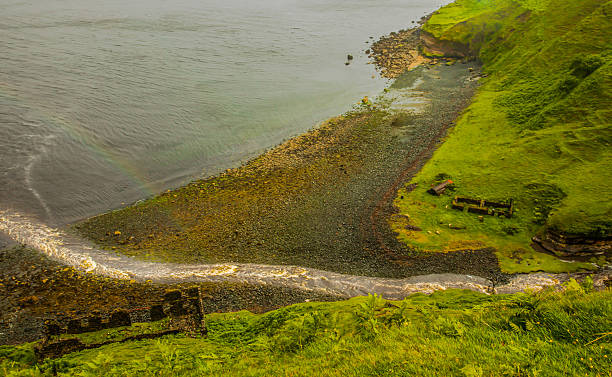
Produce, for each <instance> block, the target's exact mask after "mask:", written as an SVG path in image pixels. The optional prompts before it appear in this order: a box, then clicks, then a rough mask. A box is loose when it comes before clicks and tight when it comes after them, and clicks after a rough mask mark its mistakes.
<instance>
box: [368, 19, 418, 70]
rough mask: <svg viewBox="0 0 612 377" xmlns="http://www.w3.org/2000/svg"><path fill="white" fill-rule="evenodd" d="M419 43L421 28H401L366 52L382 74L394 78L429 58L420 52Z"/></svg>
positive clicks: (375, 43)
mask: <svg viewBox="0 0 612 377" xmlns="http://www.w3.org/2000/svg"><path fill="white" fill-rule="evenodd" d="M419 44H420V39H419V29H416V28H415V29H410V30H400V31H399V32H397V33H396V32H393V33H391V34H389V35H388V36H385V37H382V38H381V39H379V40H378V41H376V42H374V43H373V44H372V47H371V49H370V50H367V51H366V53H368V56H369V57H370V58H371V59H373V60H374V63H375V64H376V68H377V69H378V70H379V71H380V74H381V75H382V76H383V77H386V78H390V79H392V78H396V77H398V76H399V75H400V74H402V73H403V72H404V71H406V70H408V69H410V68H412V67H413V66H414V65H418V64H421V63H422V62H424V61H426V60H427V59H426V58H424V57H422V56H421V55H420V54H419Z"/></svg>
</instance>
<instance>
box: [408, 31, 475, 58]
mask: <svg viewBox="0 0 612 377" xmlns="http://www.w3.org/2000/svg"><path fill="white" fill-rule="evenodd" d="M419 37H420V41H421V45H422V51H423V53H424V54H425V55H433V56H443V57H446V58H457V59H463V58H475V57H476V56H475V54H474V52H473V51H472V50H471V49H470V47H469V46H467V45H464V44H463V43H459V42H455V41H449V40H445V39H438V38H436V37H434V36H433V35H432V34H430V33H428V32H426V31H424V30H420V32H419Z"/></svg>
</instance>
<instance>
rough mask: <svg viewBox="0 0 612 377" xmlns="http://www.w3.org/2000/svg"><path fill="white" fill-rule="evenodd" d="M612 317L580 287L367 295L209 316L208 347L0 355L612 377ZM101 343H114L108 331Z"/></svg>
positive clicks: (114, 368) (174, 343)
mask: <svg viewBox="0 0 612 377" xmlns="http://www.w3.org/2000/svg"><path fill="white" fill-rule="evenodd" d="M610 318H612V292H610V291H609V290H608V291H606V292H589V291H588V289H587V290H585V289H584V288H583V287H581V286H580V285H578V284H577V283H575V282H571V283H569V285H568V288H567V289H566V291H565V292H554V291H546V292H543V293H538V294H519V295H501V296H487V295H484V294H479V293H474V292H469V291H441V292H437V293H435V294H433V295H431V296H425V295H421V294H417V295H413V296H410V297H409V298H407V299H406V300H404V301H403V302H386V301H384V300H380V299H376V298H374V297H370V298H365V297H362V298H356V299H351V300H349V301H344V302H336V303H307V304H298V305H294V306H290V307H287V308H283V309H279V310H276V311H273V312H270V313H267V314H263V315H254V314H251V313H248V312H238V313H228V314H211V315H208V316H207V318H206V320H207V329H208V334H207V337H205V338H204V337H194V338H190V337H186V336H184V335H177V336H167V337H165V338H162V339H157V340H144V341H137V342H133V341H132V342H126V343H119V344H114V345H108V346H104V347H102V348H99V349H94V350H87V351H82V352H79V353H74V354H71V355H67V356H64V357H63V358H60V359H55V360H47V361H46V362H44V363H41V364H38V365H34V364H33V355H32V352H31V347H32V345H31V344H29V345H23V346H19V347H0V374H3V375H8V376H32V375H33V376H38V375H51V373H52V370H53V369H54V368H55V370H56V371H58V372H59V373H58V375H60V376H69V375H70V376H72V375H78V376H100V375H104V376H109V377H110V376H134V375H138V376H153V375H155V376H175V375H181V376H201V375H212V376H217V375H218V376H221V375H232V376H247V375H248V376H283V375H284V376H368V375H370V376H451V375H452V376H501V375H505V376H536V375H538V376H577V375H581V376H582V375H587V376H609V375H610V374H609V373H610V365H611V364H610V358H611V357H612V354H611V353H612V344H611V343H610V336H609V334H610V331H612V322H611V320H610ZM603 333H607V334H608V335H607V336H603V337H602V334H603ZM128 334H129V333H128ZM111 335H113V334H111ZM115 335H116V334H114V335H113V336H115ZM97 336H98V337H99V339H98V340H104V339H106V336H105V332H100V334H97ZM87 337H88V338H89V340H92V339H94V340H95V338H96V334H93V335H92V334H89V335H87Z"/></svg>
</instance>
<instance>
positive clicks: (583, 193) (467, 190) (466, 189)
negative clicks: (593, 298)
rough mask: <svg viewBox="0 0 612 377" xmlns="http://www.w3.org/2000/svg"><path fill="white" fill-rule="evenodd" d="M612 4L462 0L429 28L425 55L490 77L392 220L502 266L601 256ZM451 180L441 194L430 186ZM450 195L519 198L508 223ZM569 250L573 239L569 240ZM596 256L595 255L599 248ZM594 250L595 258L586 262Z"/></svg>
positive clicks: (531, 267)
mask: <svg viewBox="0 0 612 377" xmlns="http://www.w3.org/2000/svg"><path fill="white" fill-rule="evenodd" d="M610 14H612V2H610V1H606V0H586V1H574V2H566V1H560V0H550V1H549V0H515V1H513V0H489V1H485V0H458V1H456V2H455V3H453V4H451V5H449V6H447V7H444V8H442V9H440V10H439V11H438V12H436V13H434V14H433V15H432V17H431V18H430V19H429V21H428V22H427V23H426V24H425V25H424V27H423V32H422V33H423V36H424V40H425V41H426V44H425V47H424V51H425V52H426V53H431V54H437V55H443V54H449V55H451V56H462V55H464V56H468V57H473V58H478V59H479V60H480V61H482V63H483V71H484V72H485V73H486V74H488V77H487V78H486V79H484V80H482V81H483V85H482V86H481V87H480V88H479V90H478V93H477V94H476V96H475V97H474V99H473V102H472V104H471V105H470V106H469V107H468V108H467V110H466V111H465V112H464V113H463V115H462V116H461V117H460V119H459V120H458V122H457V125H456V127H454V129H453V130H452V132H451V133H450V135H449V136H448V137H447V138H446V140H445V142H444V144H443V145H442V146H441V147H440V148H439V149H438V150H437V151H436V153H435V154H434V156H433V158H432V159H431V160H430V161H429V162H428V163H427V164H426V165H425V166H424V168H423V169H422V170H421V171H420V172H419V174H417V175H416V176H415V177H414V178H413V179H412V181H411V182H410V183H412V184H417V185H418V186H417V187H418V188H417V189H415V190H412V191H411V192H408V191H410V190H407V189H402V190H400V192H399V194H398V197H397V199H396V201H395V203H396V205H397V206H398V207H399V208H400V212H401V214H404V215H406V216H408V217H409V222H410V224H411V225H413V226H415V227H418V228H420V229H422V230H421V231H415V230H414V228H410V227H409V228H406V220H405V219H402V218H399V220H397V219H396V220H394V221H392V222H391V224H392V227H393V228H394V229H395V230H396V232H397V233H398V235H399V238H400V239H401V240H402V241H403V242H405V243H406V244H408V245H410V246H411V247H415V248H417V249H425V250H438V251H452V250H457V249H464V248H480V247H485V246H492V247H494V248H495V249H496V250H497V255H498V258H499V260H500V264H501V268H502V270H503V271H506V272H529V271H537V270H545V271H563V270H568V269H578V268H584V267H586V265H585V264H581V263H574V264H568V263H564V262H561V261H560V260H559V259H557V258H555V257H554V256H552V255H550V254H546V253H541V252H536V251H535V250H534V249H533V248H532V246H531V243H532V237H534V236H537V237H538V239H539V240H543V241H545V242H544V243H543V244H545V246H550V247H549V248H550V249H551V250H553V251H556V252H557V253H559V254H561V255H565V254H571V251H572V250H574V251H575V250H578V251H580V252H581V254H583V255H586V256H587V257H586V258H585V259H587V260H589V259H590V260H591V261H592V262H599V263H605V258H606V257H605V256H603V255H601V252H603V253H604V254H605V251H606V250H607V253H608V256H609V252H610V239H611V237H612V189H611V187H610V182H612V149H611V143H612V122H611V119H612V21H611V18H610ZM444 179H451V180H453V181H454V189H453V190H452V191H451V190H449V191H448V192H446V193H445V195H443V196H442V197H434V196H431V195H429V194H426V192H425V191H426V189H427V188H429V187H430V186H431V185H432V184H435V183H438V182H440V181H442V180H444ZM455 195H461V196H467V197H472V198H478V199H489V200H508V199H513V200H514V203H515V208H516V212H515V215H514V216H513V217H512V218H511V219H506V218H499V217H492V216H484V218H483V219H480V220H483V221H482V222H481V221H479V219H478V216H477V215H474V214H468V213H464V212H461V211H457V210H453V209H451V208H450V207H451V199H452V197H453V196H455ZM568 245H569V246H568ZM594 252H600V254H599V255H595V253H594ZM589 255H590V257H589Z"/></svg>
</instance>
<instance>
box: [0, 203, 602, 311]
mask: <svg viewBox="0 0 612 377" xmlns="http://www.w3.org/2000/svg"><path fill="white" fill-rule="evenodd" d="M0 230H1V231H4V232H7V233H8V234H10V236H11V237H12V238H13V239H15V240H16V241H18V242H20V243H22V244H26V245H28V246H31V247H34V248H36V249H38V250H40V251H42V252H43V253H44V254H46V255H48V256H49V257H51V258H52V259H55V260H57V261H59V262H61V263H64V264H66V265H69V266H72V267H75V268H77V269H80V270H83V271H86V272H90V273H95V274H98V275H102V276H106V277H112V278H118V279H130V280H136V281H151V282H154V283H163V284H175V283H224V282H230V283H243V284H251V285H263V286H274V287H284V288H294V289H300V290H305V291H312V292H317V293H325V294H332V295H338V296H342V297H355V296H363V295H367V294H378V295H381V296H382V297H384V298H387V299H395V300H399V299H403V298H404V297H406V296H408V295H410V294H413V293H432V292H434V291H436V290H443V289H469V290H472V291H477V292H483V293H515V292H521V291H524V290H525V289H539V288H542V287H545V286H556V285H559V284H561V283H562V282H564V281H566V280H568V279H569V278H570V276H569V275H568V274H546V273H535V274H529V275H516V276H514V277H512V278H511V279H510V280H509V281H508V282H507V283H506V284H504V285H498V286H495V285H494V283H493V282H492V281H491V280H489V279H486V278H483V277H479V276H474V275H461V274H428V275H421V276H413V277H409V278H404V279H392V278H380V277H368V276H357V275H347V274H339V273H335V272H330V271H324V270H318V269H313V268H305V267H299V266H282V265H264V264H249V263H218V264H173V263H155V262H147V261H142V260H138V259H135V258H131V257H128V256H125V255H113V254H110V253H109V252H107V251H104V250H100V249H97V248H95V247H93V246H91V245H89V244H87V243H86V242H85V241H83V240H81V239H79V238H78V237H76V236H74V235H71V234H68V233H67V232H64V231H61V230H59V229H55V228H51V227H49V226H46V225H44V224H40V223H36V222H34V221H32V220H31V219H28V218H27V217H24V216H22V215H19V214H16V213H11V212H8V211H0ZM600 275H601V276H599V277H598V279H600V280H601V279H604V278H609V276H610V273H609V272H607V273H602V274H600Z"/></svg>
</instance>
